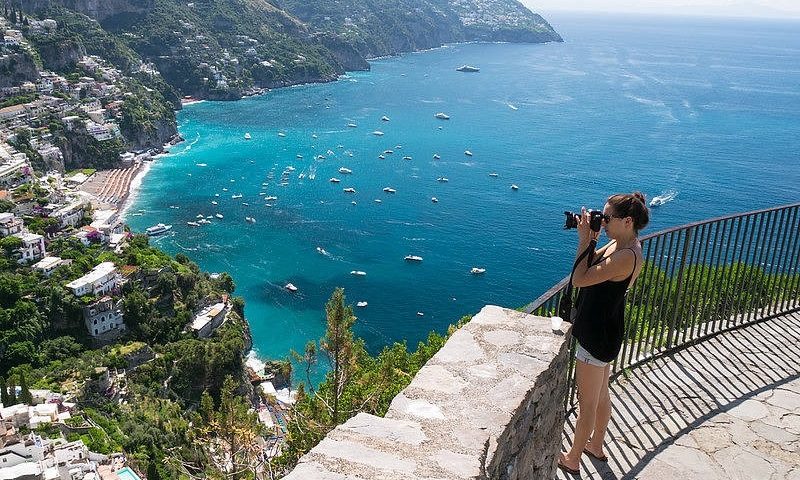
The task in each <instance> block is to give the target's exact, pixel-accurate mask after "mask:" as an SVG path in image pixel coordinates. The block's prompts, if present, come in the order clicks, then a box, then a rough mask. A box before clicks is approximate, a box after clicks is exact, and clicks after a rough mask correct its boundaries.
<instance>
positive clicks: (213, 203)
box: [211, 200, 219, 205]
mask: <svg viewBox="0 0 800 480" xmlns="http://www.w3.org/2000/svg"><path fill="white" fill-rule="evenodd" d="M211 205H219V203H218V202H217V201H216V200H211Z"/></svg>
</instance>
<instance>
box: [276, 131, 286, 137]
mask: <svg viewBox="0 0 800 480" xmlns="http://www.w3.org/2000/svg"><path fill="white" fill-rule="evenodd" d="M278 136H279V137H285V136H286V134H285V133H283V132H278Z"/></svg>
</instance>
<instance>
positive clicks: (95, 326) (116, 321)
mask: <svg viewBox="0 0 800 480" xmlns="http://www.w3.org/2000/svg"><path fill="white" fill-rule="evenodd" d="M83 321H84V323H85V324H86V330H88V331H89V335H91V336H93V337H97V336H100V335H103V334H105V333H107V332H110V331H112V330H117V329H120V330H122V329H125V321H124V319H123V315H122V301H121V300H120V301H114V299H113V298H111V297H103V298H101V299H100V300H98V301H96V302H95V303H93V304H91V305H89V306H87V307H84V309H83Z"/></svg>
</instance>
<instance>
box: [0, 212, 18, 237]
mask: <svg viewBox="0 0 800 480" xmlns="http://www.w3.org/2000/svg"><path fill="white" fill-rule="evenodd" d="M20 232H22V219H21V218H18V217H17V216H15V215H14V214H13V213H10V212H5V213H0V237H7V236H9V235H14V234H17V233H20Z"/></svg>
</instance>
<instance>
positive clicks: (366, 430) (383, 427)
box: [337, 412, 427, 445]
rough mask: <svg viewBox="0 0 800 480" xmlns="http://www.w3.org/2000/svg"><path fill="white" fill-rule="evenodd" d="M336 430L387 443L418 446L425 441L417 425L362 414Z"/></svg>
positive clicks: (405, 421)
mask: <svg viewBox="0 0 800 480" xmlns="http://www.w3.org/2000/svg"><path fill="white" fill-rule="evenodd" d="M337 429H338V430H343V431H347V432H353V433H357V434H359V435H364V436H367V437H372V438H376V439H381V440H384V441H386V442H389V443H397V442H399V443H405V444H408V445H419V444H420V443H422V442H424V441H425V440H426V439H427V437H426V436H425V433H424V432H423V431H422V426H421V425H420V424H418V423H415V422H410V421H407V420H394V419H390V418H382V417H376V416H375V415H369V414H367V413H363V412H362V413H359V414H358V415H356V416H355V417H353V418H351V419H349V420H348V421H347V422H345V423H344V424H343V425H341V426H339V427H337Z"/></svg>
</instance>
